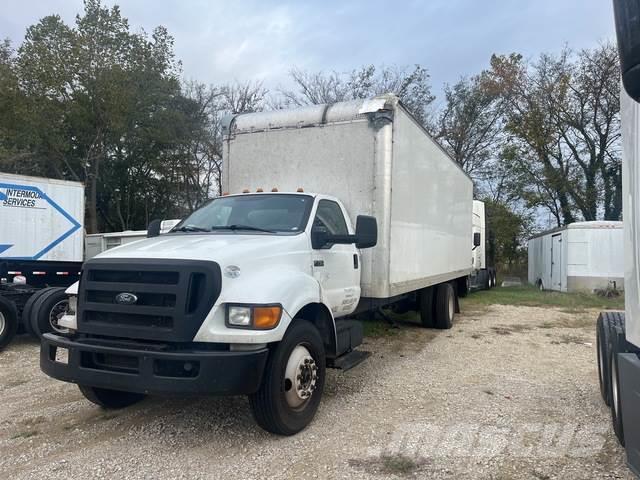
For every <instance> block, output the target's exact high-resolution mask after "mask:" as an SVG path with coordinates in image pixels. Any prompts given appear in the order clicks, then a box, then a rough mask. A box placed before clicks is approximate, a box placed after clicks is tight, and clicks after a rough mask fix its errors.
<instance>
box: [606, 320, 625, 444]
mask: <svg viewBox="0 0 640 480" xmlns="http://www.w3.org/2000/svg"><path fill="white" fill-rule="evenodd" d="M622 335H624V333H622ZM619 337H620V332H617V333H616V334H614V335H612V336H611V351H610V352H609V365H610V368H611V382H610V384H609V400H610V403H611V422H612V424H613V431H614V432H615V434H616V437H617V438H618V441H619V442H620V445H622V446H623V447H624V427H623V425H622V399H621V395H620V370H619V368H618V353H621V352H623V350H622V349H621V347H622V345H621V344H620V343H621V342H620V339H619Z"/></svg>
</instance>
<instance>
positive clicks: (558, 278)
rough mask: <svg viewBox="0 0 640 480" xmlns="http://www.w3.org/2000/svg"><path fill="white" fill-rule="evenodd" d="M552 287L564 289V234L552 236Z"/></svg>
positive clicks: (553, 288)
mask: <svg viewBox="0 0 640 480" xmlns="http://www.w3.org/2000/svg"><path fill="white" fill-rule="evenodd" d="M551 289H552V290H562V234H558V235H554V236H553V237H551Z"/></svg>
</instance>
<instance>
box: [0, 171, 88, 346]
mask: <svg viewBox="0 0 640 480" xmlns="http://www.w3.org/2000/svg"><path fill="white" fill-rule="evenodd" d="M83 219H84V185H83V184H82V183H79V182H68V181H63V180H53V179H49V178H38V177H27V176H23V175H11V174H7V173H1V172H0V349H2V348H3V347H5V346H6V345H7V344H8V343H9V342H10V341H11V339H12V338H13V336H14V335H15V334H16V332H17V331H20V330H25V331H27V332H29V333H32V334H34V335H39V334H40V333H42V332H45V331H51V330H55V329H57V328H58V326H57V320H58V318H59V317H60V316H61V315H62V314H63V313H64V310H65V308H66V304H67V296H66V294H65V293H64V291H65V289H66V288H67V287H68V286H69V285H71V284H73V283H74V282H76V281H77V280H78V275H79V274H80V270H81V268H82V243H83V237H84V231H83V223H84V221H83ZM36 305H37V307H38V308H37V309H35V310H34V308H33V307H34V306H36ZM36 311H37V314H36ZM31 312H34V315H33V317H32V316H31V315H30V313H31Z"/></svg>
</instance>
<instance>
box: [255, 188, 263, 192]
mask: <svg viewBox="0 0 640 480" xmlns="http://www.w3.org/2000/svg"><path fill="white" fill-rule="evenodd" d="M256 192H258V193H262V192H264V190H263V189H262V188H258V189H257V190H256Z"/></svg>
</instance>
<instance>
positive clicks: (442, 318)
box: [435, 283, 456, 330]
mask: <svg viewBox="0 0 640 480" xmlns="http://www.w3.org/2000/svg"><path fill="white" fill-rule="evenodd" d="M435 300H436V308H435V313H436V328H438V329H440V330H448V329H449V328H451V327H452V326H453V315H454V314H455V311H456V294H455V291H454V290H453V287H452V286H451V284H450V283H441V284H440V285H438V286H437V287H436V299H435Z"/></svg>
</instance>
